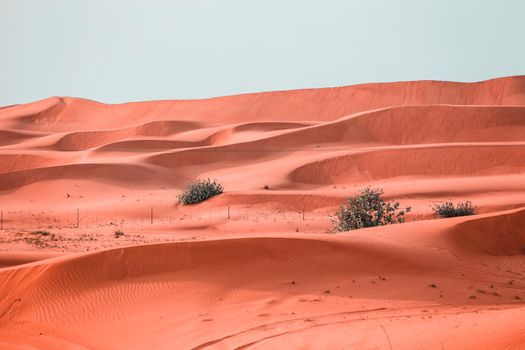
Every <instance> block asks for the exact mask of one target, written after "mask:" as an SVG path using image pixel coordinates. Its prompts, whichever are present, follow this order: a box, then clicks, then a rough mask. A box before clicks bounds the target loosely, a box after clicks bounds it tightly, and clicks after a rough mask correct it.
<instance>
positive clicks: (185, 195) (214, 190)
mask: <svg viewBox="0 0 525 350" xmlns="http://www.w3.org/2000/svg"><path fill="white" fill-rule="evenodd" d="M223 191H224V188H223V187H222V185H221V184H220V183H219V182H218V181H217V180H213V181H212V180H210V179H206V180H201V179H197V180H194V181H192V182H190V183H189V184H187V185H186V187H185V188H184V190H183V191H182V193H181V194H179V196H178V201H179V203H180V204H182V205H189V204H196V203H200V202H203V201H205V200H206V199H209V198H211V197H213V196H216V195H218V194H221V193H222V192H223Z"/></svg>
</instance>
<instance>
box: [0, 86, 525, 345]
mask: <svg viewBox="0 0 525 350" xmlns="http://www.w3.org/2000/svg"><path fill="white" fill-rule="evenodd" d="M524 159H525V77H523V76H522V77H509V78H501V79H495V80H490V81H485V82H480V83H471V84H465V83H451V82H436V81H420V82H401V83H389V84H365V85H357V86H348V87H340V88H329V89H311V90H297V91H281V92H270V93H259V94H247V95H239V96H228V97H220V98H213V99H207V100H193V101H154V102H142V103H127V104H120V105H105V104H101V103H97V102H94V101H88V100H82V99H76V98H49V99H46V100H42V101H37V102H34V103H30V104H26V105H17V106H9V107H4V108H1V109H0V209H2V210H3V213H4V230H3V231H0V235H1V236H0V237H2V243H1V244H0V286H1V287H0V349H208V348H209V349H248V348H249V349H262V348H264V349H285V348H286V349H292V348H293V349H337V348H341V349H343V348H344V349H524V348H525V324H524V323H523V320H524V319H525V304H524V301H525V229H524V228H525V209H521V208H525V176H524V172H525V161H524ZM197 176H201V177H212V178H217V179H220V181H221V182H222V183H223V184H224V186H225V188H226V192H225V193H224V194H222V195H220V196H218V197H215V198H213V199H211V200H209V201H207V202H205V203H202V204H200V205H197V206H194V207H192V208H181V207H179V206H177V205H175V195H176V194H177V192H178V190H179V188H180V186H181V185H182V184H183V183H184V182H186V181H187V180H188V179H191V178H194V177H197ZM265 185H268V186H269V189H264V186H265ZM367 185H373V186H376V187H382V188H384V189H385V196H386V197H387V198H396V199H398V200H400V201H401V202H402V205H403V206H405V205H406V206H408V205H411V206H412V207H413V208H414V212H413V213H412V214H411V215H410V217H409V220H410V221H411V222H409V223H406V224H400V225H392V226H387V227H379V228H372V229H364V230H358V231H353V232H348V233H340V234H336V235H334V234H331V233H328V232H327V231H328V229H329V228H330V221H329V218H328V213H329V212H333V211H334V210H335V208H336V207H337V205H338V203H341V202H342V201H344V200H345V198H346V197H348V196H349V195H351V194H353V193H355V191H356V190H357V189H359V188H361V187H364V186H367ZM448 199H452V200H467V199H468V200H472V201H473V202H474V203H475V204H477V206H478V213H479V214H478V215H476V216H471V217H462V218H453V219H435V218H434V216H433V214H432V211H431V209H430V206H431V205H432V204H433V203H436V202H440V201H444V200H448ZM228 206H230V209H231V217H230V219H228V218H227V207H228ZM151 207H153V208H154V222H153V224H151V223H150V219H151V218H150V208H151ZM77 209H78V210H79V213H82V214H81V221H80V228H78V229H77V228H74V226H75V224H76V223H75V219H76V218H75V217H76V210H77ZM303 210H304V215H305V220H303V219H302V215H303ZM116 228H119V229H121V230H122V231H124V232H125V235H124V236H123V237H120V238H115V237H114V235H113V231H114V230H115V229H116ZM36 229H40V230H47V231H49V235H39V234H32V233H31V232H32V231H34V230H36ZM86 251H87V252H86Z"/></svg>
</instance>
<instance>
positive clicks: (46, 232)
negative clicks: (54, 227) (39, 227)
mask: <svg viewBox="0 0 525 350" xmlns="http://www.w3.org/2000/svg"><path fill="white" fill-rule="evenodd" d="M31 234H32V235H39V236H49V232H48V231H33V232H31Z"/></svg>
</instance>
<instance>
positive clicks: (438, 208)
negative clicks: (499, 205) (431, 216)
mask: <svg viewBox="0 0 525 350" xmlns="http://www.w3.org/2000/svg"><path fill="white" fill-rule="evenodd" d="M432 210H433V211H434V212H435V213H436V214H437V215H438V216H439V217H441V218H452V217H456V216H467V215H474V214H475V212H476V208H475V207H474V206H473V205H472V202H470V201H466V202H464V203H458V204H456V206H455V207H454V203H452V202H446V203H444V204H436V205H434V206H433V207H432Z"/></svg>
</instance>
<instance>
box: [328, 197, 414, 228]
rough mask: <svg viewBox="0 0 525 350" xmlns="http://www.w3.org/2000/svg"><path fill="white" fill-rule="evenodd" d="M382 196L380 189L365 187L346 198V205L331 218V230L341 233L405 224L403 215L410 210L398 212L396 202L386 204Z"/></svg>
mask: <svg viewBox="0 0 525 350" xmlns="http://www.w3.org/2000/svg"><path fill="white" fill-rule="evenodd" d="M382 194H383V190H382V189H380V188H377V189H374V188H370V187H366V188H364V189H362V190H360V191H359V193H358V194H357V196H355V197H350V198H348V203H347V204H346V205H341V206H340V207H339V210H338V211H337V213H336V216H335V218H332V223H333V230H334V231H338V232H342V231H349V230H357V229H360V228H364V227H373V226H383V225H389V224H396V223H403V222H405V217H404V215H405V213H408V212H410V210H411V208H410V207H408V208H406V209H405V210H399V203H398V202H390V203H386V202H385V201H384V200H383V199H382V198H381V196H382Z"/></svg>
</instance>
